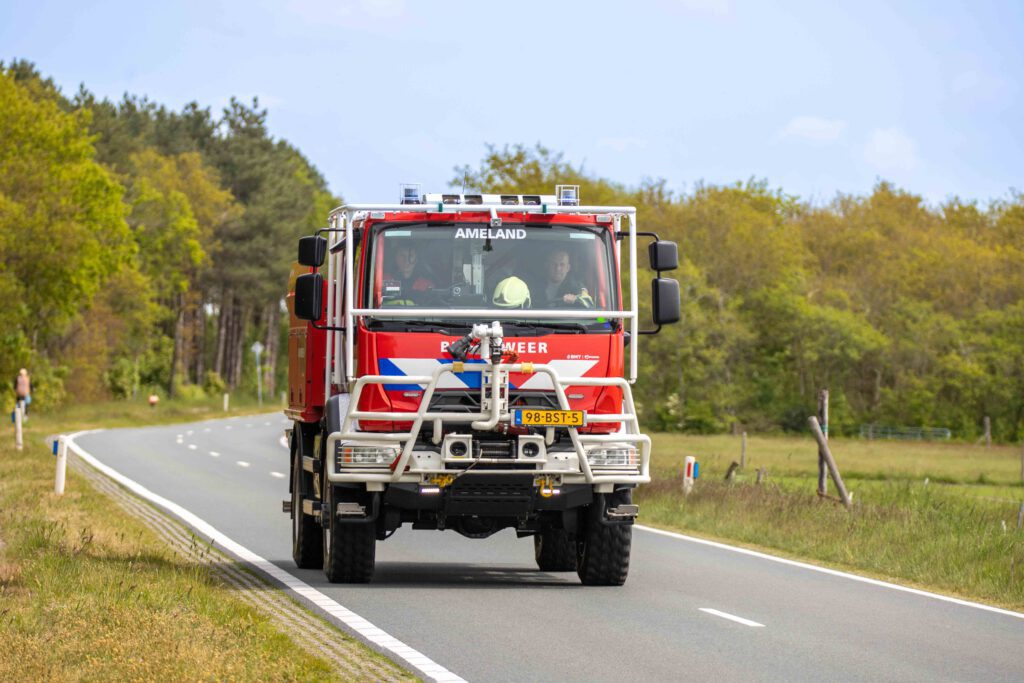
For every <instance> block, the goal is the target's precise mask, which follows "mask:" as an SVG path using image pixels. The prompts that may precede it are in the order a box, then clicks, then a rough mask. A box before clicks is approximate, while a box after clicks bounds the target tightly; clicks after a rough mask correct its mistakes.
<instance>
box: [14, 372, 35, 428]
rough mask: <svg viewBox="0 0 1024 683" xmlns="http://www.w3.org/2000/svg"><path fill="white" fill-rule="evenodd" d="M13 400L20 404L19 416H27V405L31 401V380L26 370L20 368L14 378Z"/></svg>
mask: <svg viewBox="0 0 1024 683" xmlns="http://www.w3.org/2000/svg"><path fill="white" fill-rule="evenodd" d="M14 398H15V400H17V402H18V403H19V404H20V407H21V414H22V415H23V416H26V417H27V416H28V404H29V403H30V402H31V401H32V380H31V379H29V376H28V370H26V369H25V368H22V369H21V370H19V371H18V375H17V376H16V377H15V378H14Z"/></svg>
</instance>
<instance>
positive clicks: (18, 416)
mask: <svg viewBox="0 0 1024 683" xmlns="http://www.w3.org/2000/svg"><path fill="white" fill-rule="evenodd" d="M21 411H22V402H21V401H18V402H17V403H15V404H14V447H15V448H17V449H18V450H19V451H20V450H21V449H22V448H24V442H23V441H22V438H21V421H22V412H21Z"/></svg>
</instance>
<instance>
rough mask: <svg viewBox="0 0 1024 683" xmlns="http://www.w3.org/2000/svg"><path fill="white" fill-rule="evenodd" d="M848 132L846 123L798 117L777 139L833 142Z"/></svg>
mask: <svg viewBox="0 0 1024 683" xmlns="http://www.w3.org/2000/svg"><path fill="white" fill-rule="evenodd" d="M845 130H846V121H839V120H836V119H823V118H820V117H818V116H797V117H796V118H794V119H792V120H791V121H790V122H789V123H787V124H786V126H785V127H784V128H783V129H782V130H780V131H779V133H778V135H777V137H778V138H780V139H784V138H799V139H801V140H810V141H811V142H833V141H835V140H838V139H839V136H841V135H842V134H843V131H845Z"/></svg>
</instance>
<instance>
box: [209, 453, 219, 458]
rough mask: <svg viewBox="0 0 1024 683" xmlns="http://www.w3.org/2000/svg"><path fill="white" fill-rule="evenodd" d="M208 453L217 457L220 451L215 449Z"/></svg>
mask: <svg viewBox="0 0 1024 683" xmlns="http://www.w3.org/2000/svg"><path fill="white" fill-rule="evenodd" d="M210 455H212V456H213V457H215V458H219V457H220V453H218V452H217V451H210Z"/></svg>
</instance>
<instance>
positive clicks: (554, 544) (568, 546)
mask: <svg viewBox="0 0 1024 683" xmlns="http://www.w3.org/2000/svg"><path fill="white" fill-rule="evenodd" d="M533 554H534V558H535V559H536V560H537V567H538V568H539V569H540V570H541V571H542V572H574V571H576V538H575V536H573V535H572V534H570V533H569V532H568V531H566V530H565V529H546V530H544V531H541V532H538V533H537V534H536V535H534V537H533Z"/></svg>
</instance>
